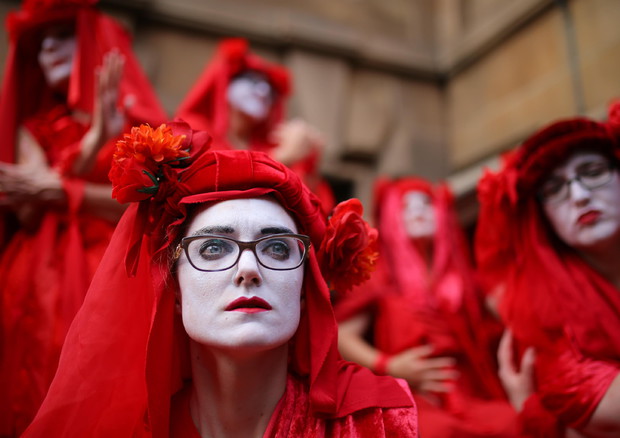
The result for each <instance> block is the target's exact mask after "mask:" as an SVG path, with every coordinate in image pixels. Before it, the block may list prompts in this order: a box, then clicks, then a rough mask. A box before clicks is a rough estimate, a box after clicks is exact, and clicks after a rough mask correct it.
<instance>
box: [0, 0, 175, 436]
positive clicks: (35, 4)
mask: <svg viewBox="0 0 620 438" xmlns="http://www.w3.org/2000/svg"><path fill="white" fill-rule="evenodd" d="M93 3H95V2H94V1H92V0H64V1H63V0H58V1H45V2H42V1H38V0H32V1H30V0H29V1H26V2H24V5H23V7H22V9H21V10H19V11H16V12H12V13H11V14H9V16H8V18H7V27H8V31H9V37H10V46H9V55H8V57H7V63H6V69H5V73H4V78H3V84H2V92H1V93H0V96H1V99H0V133H1V134H0V135H1V136H2V143H1V146H0V161H5V162H14V161H15V147H16V139H17V132H18V129H19V128H20V127H23V128H24V129H26V130H27V131H28V132H29V133H30V134H31V135H32V137H33V138H34V139H35V140H36V141H37V142H38V143H39V145H40V146H41V148H42V150H43V151H44V153H45V157H46V159H47V163H48V165H49V166H50V167H52V168H54V169H55V170H57V171H58V172H59V173H60V174H61V176H62V178H63V188H64V191H65V194H66V196H67V203H68V207H67V209H66V210H64V211H62V210H60V209H54V210H45V211H41V212H40V218H39V221H40V222H39V224H38V226H37V227H36V228H35V229H28V230H26V229H23V228H21V229H20V228H18V227H12V228H11V229H10V230H9V229H7V228H4V227H3V225H5V224H6V223H8V220H9V218H8V216H9V215H8V214H7V215H4V214H2V215H0V216H1V217H0V228H4V229H3V230H0V245H2V246H0V312H1V314H2V324H1V330H0V337H1V340H0V348H1V354H0V359H1V362H0V387H1V388H2V397H0V435H1V436H14V435H18V434H19V433H20V432H21V431H23V430H24V429H25V427H26V426H27V425H28V423H29V422H30V421H31V420H32V418H34V415H35V413H36V411H37V409H38V407H39V405H40V404H41V402H42V401H43V398H44V397H45V394H46V392H47V389H48V386H49V384H50V382H51V381H52V378H53V376H54V373H55V371H56V366H57V363H58V357H59V355H60V349H61V346H62V343H63V340H64V337H65V334H66V332H67V330H68V328H69V325H70V323H71V321H72V319H73V317H74V315H75V313H76V312H77V310H78V308H79V307H80V305H81V303H82V300H83V298H84V295H85V293H86V290H87V288H88V285H89V283H90V279H91V278H92V275H93V274H94V272H95V269H96V267H97V265H98V263H99V261H100V259H101V257H102V256H103V253H104V251H105V248H106V247H107V244H108V242H109V239H110V237H111V236H112V232H113V229H114V225H115V224H113V223H111V222H109V221H106V220H103V219H101V218H98V217H95V216H93V215H89V214H85V213H84V212H83V211H82V210H81V206H82V199H83V196H84V185H85V184H87V183H97V184H109V180H108V179H107V173H108V171H109V168H110V160H111V157H112V148H113V142H110V143H109V144H107V145H106V146H104V147H103V149H102V150H101V151H100V153H99V154H98V156H97V159H96V162H95V164H94V168H93V169H92V170H91V171H90V172H89V173H88V174H87V175H85V176H80V177H79V178H78V177H76V176H75V175H73V174H72V172H71V167H72V165H73V162H74V160H75V158H76V156H77V154H78V153H79V148H80V144H81V139H82V137H83V135H84V134H85V133H86V131H87V130H88V127H89V126H88V125H87V124H85V123H83V122H80V121H78V120H77V118H74V117H73V114H74V113H75V112H81V113H82V115H86V116H88V115H89V114H90V113H92V107H93V91H94V89H95V85H94V71H95V67H97V66H98V65H99V64H100V63H101V60H102V57H103V55H104V54H105V53H107V52H108V51H110V50H111V49H112V48H116V49H118V50H119V52H120V53H121V54H122V55H123V56H124V57H125V65H124V75H123V79H122V81H121V87H120V93H119V94H120V96H119V104H120V103H121V102H122V100H123V99H124V98H125V97H127V96H130V95H131V96H133V97H134V98H135V99H134V104H133V105H132V107H131V109H128V111H127V114H126V115H127V118H128V123H136V122H137V121H151V122H157V121H160V120H163V119H164V117H165V114H164V112H163V110H162V109H161V107H160V105H159V103H158V102H157V99H156V98H155V94H154V92H153V90H152V89H151V86H150V84H149V83H148V80H147V79H146V77H145V76H144V74H143V73H142V71H141V70H140V68H139V66H138V63H137V60H136V58H135V57H134V56H133V54H132V52H131V44H130V40H129V37H128V34H127V33H126V32H125V30H123V29H122V28H121V27H120V25H118V24H117V23H116V22H114V21H113V20H112V19H110V18H109V17H106V16H104V15H102V14H100V13H99V12H97V11H96V10H94V9H93V8H92V7H91V6H92V4H93ZM56 21H72V22H75V23H76V38H77V40H78V41H79V44H78V45H77V47H78V49H77V53H76V57H75V62H74V66H73V71H72V73H71V77H70V84H69V96H68V99H67V101H66V102H63V101H59V100H58V99H59V98H58V97H57V96H55V95H54V94H53V93H52V92H51V90H50V89H49V88H48V87H47V86H46V85H45V81H44V78H43V75H42V72H41V70H40V68H39V67H38V64H37V54H38V52H39V49H40V44H41V42H40V36H39V35H40V31H41V28H42V27H43V26H45V25H47V24H49V23H52V22H56ZM86 118H88V117H86ZM82 119H84V117H81V118H80V120H82ZM5 231H6V233H4V232H5ZM3 233H4V236H2V234H3Z"/></svg>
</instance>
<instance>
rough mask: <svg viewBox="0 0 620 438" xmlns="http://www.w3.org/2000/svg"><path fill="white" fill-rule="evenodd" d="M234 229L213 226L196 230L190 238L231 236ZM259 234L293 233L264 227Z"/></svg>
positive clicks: (282, 228)
mask: <svg viewBox="0 0 620 438" xmlns="http://www.w3.org/2000/svg"><path fill="white" fill-rule="evenodd" d="M234 232H235V229H234V228H233V227H230V226H214V227H204V228H201V229H199V230H196V231H194V232H193V233H192V236H200V235H203V234H233V233H234ZM260 233H261V234H263V235H269V234H288V233H293V230H291V229H290V228H287V227H265V228H261V230H260Z"/></svg>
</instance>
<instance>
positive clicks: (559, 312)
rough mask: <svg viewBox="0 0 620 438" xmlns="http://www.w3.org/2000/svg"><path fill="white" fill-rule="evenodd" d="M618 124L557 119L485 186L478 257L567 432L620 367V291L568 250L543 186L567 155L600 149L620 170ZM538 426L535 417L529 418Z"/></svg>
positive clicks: (581, 421) (547, 403) (545, 399)
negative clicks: (552, 221) (546, 210)
mask: <svg viewBox="0 0 620 438" xmlns="http://www.w3.org/2000/svg"><path fill="white" fill-rule="evenodd" d="M617 126H618V125H617V123H616V122H614V121H613V120H611V121H610V122H608V123H599V122H596V121H593V120H589V119H585V118H574V119H567V120H561V121H558V122H555V123H553V124H551V125H549V126H547V127H545V128H543V129H541V130H540V131H539V132H537V133H535V134H534V135H532V136H531V137H530V138H529V139H527V140H526V141H525V142H524V143H523V144H522V145H521V146H520V147H519V148H518V149H517V150H515V151H514V152H512V153H510V154H507V155H506V156H505V158H504V163H503V166H502V169H501V170H500V171H499V172H497V173H491V172H487V174H486V175H485V176H484V177H483V179H482V180H481V181H480V184H479V186H478V194H479V199H480V204H481V210H480V217H479V222H478V228H477V233H476V256H477V259H478V263H479V266H480V270H481V274H482V278H483V280H484V282H485V283H486V285H487V286H488V288H491V287H493V286H496V285H498V284H501V285H504V286H505V291H504V292H503V298H502V301H501V306H500V310H501V313H502V316H503V318H504V320H505V321H506V324H507V325H508V326H509V327H510V328H511V329H512V331H513V332H514V336H515V339H516V340H517V342H518V343H519V344H520V347H521V350H522V349H524V348H526V347H527V346H534V347H535V348H536V352H537V359H536V375H537V383H538V385H537V393H536V397H537V398H538V399H537V401H536V402H535V403H534V402H532V403H530V404H529V405H528V404H526V409H528V410H530V411H532V410H538V411H539V412H538V414H539V415H538V416H539V417H540V416H542V417H544V416H545V415H547V414H545V412H544V409H541V408H542V407H544V408H545V409H547V410H549V411H550V412H551V413H553V414H554V415H556V416H557V417H558V418H559V419H560V421H561V423H562V424H563V425H564V426H566V425H568V426H571V427H575V428H579V427H581V426H583V425H585V424H587V422H588V420H589V418H590V416H591V414H592V413H593V412H594V409H595V408H596V406H597V405H598V403H599V402H600V400H601V398H602V397H603V395H604V394H605V391H606V390H607V388H608V387H609V384H610V383H611V381H612V380H613V378H614V377H615V376H616V375H617V373H618V371H619V370H620V294H619V293H618V290H617V289H616V288H615V287H613V285H611V284H610V283H609V282H608V281H607V280H605V279H604V278H603V277H602V276H601V275H600V274H599V273H597V272H595V271H594V270H593V269H592V268H591V267H590V266H588V265H587V264H586V263H584V261H583V260H582V259H581V258H580V257H579V256H578V255H577V254H576V253H575V252H574V251H573V250H571V249H570V248H568V247H567V246H566V245H564V244H563V243H561V242H560V241H559V239H558V238H557V237H556V236H555V234H554V232H553V231H552V230H551V228H550V225H549V224H548V223H547V221H546V219H545V218H544V215H543V212H542V210H541V207H540V206H539V205H538V202H537V199H536V193H535V190H536V186H537V184H539V183H540V181H541V179H542V178H543V177H544V176H545V175H547V174H548V173H549V172H550V171H551V170H552V169H553V168H554V167H555V166H557V165H558V164H559V163H561V162H562V160H564V159H566V158H567V157H568V156H569V154H570V153H572V152H575V151H579V150H588V151H596V152H599V153H602V154H603V155H605V156H607V157H609V159H610V160H611V161H612V162H613V163H615V164H616V165H617V164H618V157H619V156H620V155H619V148H618V128H617ZM525 417H526V418H529V419H530V420H531V421H535V420H532V419H534V418H537V414H536V413H535V412H529V413H526V415H525Z"/></svg>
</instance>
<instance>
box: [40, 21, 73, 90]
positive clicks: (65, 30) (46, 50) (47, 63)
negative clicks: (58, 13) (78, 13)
mask: <svg viewBox="0 0 620 438" xmlns="http://www.w3.org/2000/svg"><path fill="white" fill-rule="evenodd" d="M76 47H77V42H76V39H75V33H74V31H73V29H72V28H70V27H69V26H67V25H61V24H59V25H57V26H51V27H49V28H47V29H46V30H45V32H44V34H43V40H42V42H41V49H40V51H39V56H38V60H39V65H40V66H41V69H42V70H43V76H44V77H45V81H46V82H47V84H48V85H49V86H50V87H51V88H54V89H56V88H59V87H62V86H64V85H66V84H67V83H68V80H69V77H70V76H71V70H72V69H73V60H74V58H75V50H76Z"/></svg>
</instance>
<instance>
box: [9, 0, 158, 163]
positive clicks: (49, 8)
mask: <svg viewBox="0 0 620 438" xmlns="http://www.w3.org/2000/svg"><path fill="white" fill-rule="evenodd" d="M95 3H96V0H28V1H25V2H24V4H23V6H22V9H21V10H19V11H16V12H12V13H10V14H9V15H8V17H7V21H6V26H7V29H8V32H9V43H10V44H9V54H8V56H7V61H6V68H5V72H4V78H3V83H2V91H1V93H0V96H2V97H1V99H0V132H1V133H2V147H0V161H6V162H12V161H14V155H15V139H16V132H17V129H18V127H19V125H20V124H22V123H23V122H24V120H26V119H27V118H28V117H30V116H32V115H33V114H34V113H35V112H37V111H39V110H43V109H46V108H48V107H49V106H51V105H53V100H52V94H51V91H50V90H49V88H48V87H47V86H46V83H45V80H44V78H43V74H42V72H41V69H40V68H39V65H38V61H37V55H38V53H39V50H40V43H41V41H40V35H39V34H38V32H39V31H40V30H41V29H42V28H43V27H44V26H46V25H48V24H50V23H53V22H59V21H61V22H62V21H67V22H72V23H75V26H76V28H75V33H76V40H77V42H78V44H77V53H76V55H75V58H74V59H75V61H74V65H73V71H72V72H71V78H70V81H69V95H68V101H67V104H68V106H69V108H71V109H72V110H76V109H77V110H81V111H83V112H85V113H87V114H91V113H92V109H93V102H94V90H95V82H94V81H95V74H94V72H95V68H96V67H98V66H99V65H101V63H102V59H103V55H104V54H106V53H107V52H109V51H110V50H112V49H117V50H118V51H119V52H120V53H121V54H122V55H123V56H124V58H125V65H124V70H123V79H122V81H121V85H120V93H119V102H118V104H119V106H122V105H123V102H124V101H125V98H126V97H127V96H134V97H135V99H133V105H131V107H130V108H129V109H128V110H127V114H126V115H127V118H128V123H129V124H130V125H134V124H137V123H142V122H149V123H155V124H157V123H161V121H163V120H165V119H166V115H165V113H164V111H163V110H162V109H161V106H160V104H159V101H158V100H157V97H156V96H155V94H154V92H153V90H152V88H151V86H150V83H149V81H148V79H147V78H146V76H145V75H144V73H143V72H142V69H141V68H140V66H139V64H138V61H137V59H136V58H135V56H134V54H133V51H132V49H131V41H130V38H129V35H128V34H127V32H126V31H125V30H124V29H123V28H121V26H120V25H119V24H118V23H116V22H115V21H113V20H112V19H111V18H109V17H107V16H105V15H103V14H101V13H99V12H97V11H96V10H95V9H94V8H93V7H92V6H93V5H94V4H95Z"/></svg>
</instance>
